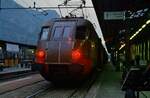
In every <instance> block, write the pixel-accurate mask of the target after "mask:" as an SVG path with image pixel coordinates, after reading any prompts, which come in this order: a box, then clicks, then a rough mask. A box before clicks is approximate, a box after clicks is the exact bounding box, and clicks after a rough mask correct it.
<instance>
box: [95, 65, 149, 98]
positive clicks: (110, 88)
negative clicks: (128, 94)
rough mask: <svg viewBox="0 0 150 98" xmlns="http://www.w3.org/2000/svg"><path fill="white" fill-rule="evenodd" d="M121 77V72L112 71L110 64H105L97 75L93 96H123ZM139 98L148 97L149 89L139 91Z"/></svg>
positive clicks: (102, 97) (120, 97) (100, 97)
mask: <svg viewBox="0 0 150 98" xmlns="http://www.w3.org/2000/svg"><path fill="white" fill-rule="evenodd" d="M121 79H122V72H116V71H114V70H113V68H112V66H111V65H110V64H108V65H106V68H105V69H104V71H103V72H102V73H101V75H100V76H99V77H98V81H99V82H98V83H97V91H96V94H95V97H94V98H125V92H124V91H122V90H121V86H122V83H121ZM135 81H136V80H135ZM139 98H150V91H143V92H140V93H139Z"/></svg>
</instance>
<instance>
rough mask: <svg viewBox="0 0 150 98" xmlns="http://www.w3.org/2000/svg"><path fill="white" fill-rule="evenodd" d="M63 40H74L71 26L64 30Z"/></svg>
mask: <svg viewBox="0 0 150 98" xmlns="http://www.w3.org/2000/svg"><path fill="white" fill-rule="evenodd" d="M63 38H64V39H71V38H72V32H71V27H70V26H67V27H65V28H64V33H63Z"/></svg>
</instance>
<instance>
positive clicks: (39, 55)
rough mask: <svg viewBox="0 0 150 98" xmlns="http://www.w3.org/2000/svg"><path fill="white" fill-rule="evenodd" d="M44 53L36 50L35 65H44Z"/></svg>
mask: <svg viewBox="0 0 150 98" xmlns="http://www.w3.org/2000/svg"><path fill="white" fill-rule="evenodd" d="M45 55H46V53H45V51H44V50H38V51H37V52H36V61H37V63H44V62H45Z"/></svg>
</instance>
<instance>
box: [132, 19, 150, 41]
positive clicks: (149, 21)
mask: <svg viewBox="0 0 150 98" xmlns="http://www.w3.org/2000/svg"><path fill="white" fill-rule="evenodd" d="M149 23H150V20H147V21H146V23H145V24H144V25H142V27H141V28H140V29H139V30H138V31H136V32H135V33H134V34H133V35H132V36H131V37H130V40H132V39H133V38H134V37H135V36H136V35H137V34H139V33H140V32H141V31H142V30H143V29H144V28H145V27H146V26H147V25H148V24H149Z"/></svg>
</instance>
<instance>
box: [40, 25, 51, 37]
mask: <svg viewBox="0 0 150 98" xmlns="http://www.w3.org/2000/svg"><path fill="white" fill-rule="evenodd" d="M48 33H49V28H43V29H42V33H41V38H40V39H41V40H47V38H48Z"/></svg>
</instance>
